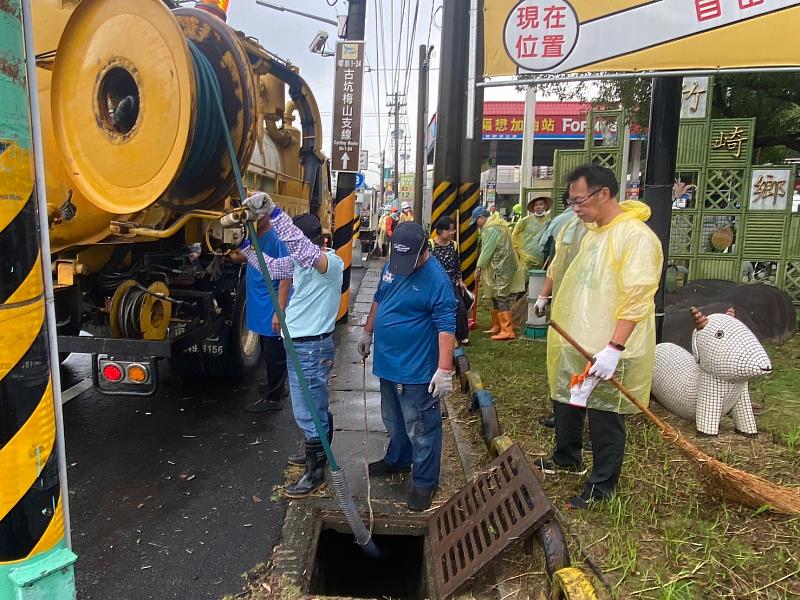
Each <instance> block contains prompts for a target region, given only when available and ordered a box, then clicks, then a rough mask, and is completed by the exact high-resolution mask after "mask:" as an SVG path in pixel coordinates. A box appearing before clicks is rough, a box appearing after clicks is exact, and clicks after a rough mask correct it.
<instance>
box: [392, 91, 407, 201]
mask: <svg viewBox="0 0 800 600" xmlns="http://www.w3.org/2000/svg"><path fill="white" fill-rule="evenodd" d="M387 95H388V96H389V97H390V98H391V99H392V100H391V102H389V104H388V106H389V116H391V117H394V131H392V140H393V141H394V161H393V163H392V164H393V165H394V179H395V187H397V184H398V179H397V175H398V173H400V111H401V110H402V109H403V107H405V106H406V103H405V102H403V101H402V100H401V98H404V97H405V95H404V94H401V93H399V92H395V93H393V94H387ZM395 191H396V190H395Z"/></svg>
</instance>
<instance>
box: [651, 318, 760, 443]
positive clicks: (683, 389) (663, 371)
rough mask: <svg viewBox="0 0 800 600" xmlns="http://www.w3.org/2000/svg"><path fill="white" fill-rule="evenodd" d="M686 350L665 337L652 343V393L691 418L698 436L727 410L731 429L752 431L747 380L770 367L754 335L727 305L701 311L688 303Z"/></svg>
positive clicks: (711, 430)
mask: <svg viewBox="0 0 800 600" xmlns="http://www.w3.org/2000/svg"><path fill="white" fill-rule="evenodd" d="M691 313H692V316H693V317H694V323H695V328H694V332H693V333H692V353H691V354H690V353H689V352H687V351H686V350H684V349H683V348H681V347H680V346H677V345H675V344H670V343H664V344H658V345H657V346H656V359H655V364H654V366H653V388H652V394H653V396H655V398H656V399H657V400H658V401H659V402H660V403H661V404H662V405H663V406H664V407H665V408H666V409H667V410H669V411H670V412H672V413H675V414H676V415H678V416H680V417H683V418H684V419H688V420H692V419H694V421H695V426H696V428H697V433H698V435H700V436H715V435H717V434H718V433H719V421H720V418H721V417H722V416H723V415H726V414H728V413H730V414H731V417H732V418H733V424H734V427H735V428H736V432H737V433H739V434H741V435H744V436H747V437H755V436H756V435H758V429H757V427H756V418H755V416H754V415H753V408H752V406H751V404H750V392H749V389H748V382H749V381H751V380H753V379H756V378H758V377H762V376H763V375H766V374H768V373H770V372H771V371H772V364H771V362H770V360H769V356H767V353H766V352H765V351H764V348H763V347H762V346H761V344H760V343H759V341H758V340H757V339H756V336H755V335H753V333H752V332H751V331H750V330H749V329H748V328H747V326H746V325H744V323H742V322H741V321H740V320H739V319H737V318H736V316H735V313H734V310H733V308H731V309H729V310H728V311H727V313H725V314H713V315H709V316H708V317H706V316H705V315H703V313H702V312H700V311H699V310H697V309H696V308H694V307H692V308H691Z"/></svg>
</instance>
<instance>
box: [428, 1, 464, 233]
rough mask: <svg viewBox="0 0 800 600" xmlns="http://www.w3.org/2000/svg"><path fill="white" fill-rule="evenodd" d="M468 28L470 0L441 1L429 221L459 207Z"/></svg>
mask: <svg viewBox="0 0 800 600" xmlns="http://www.w3.org/2000/svg"><path fill="white" fill-rule="evenodd" d="M468 29H469V0H444V12H443V16H442V47H441V64H442V68H441V69H439V102H438V108H437V109H436V150H435V154H434V162H433V198H432V206H431V223H435V222H436V221H437V219H438V218H439V217H441V216H443V215H450V214H452V213H453V211H455V210H456V208H457V206H458V205H457V203H456V199H457V195H458V184H459V176H460V173H459V172H460V162H461V143H462V137H463V136H462V129H463V128H464V120H465V119H464V101H463V100H464V90H465V89H466V88H467V64H466V63H467V54H468V36H467V32H468Z"/></svg>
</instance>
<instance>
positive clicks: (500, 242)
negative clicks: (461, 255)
mask: <svg viewBox="0 0 800 600" xmlns="http://www.w3.org/2000/svg"><path fill="white" fill-rule="evenodd" d="M499 215H500V213H497V212H495V213H494V214H492V215H491V216H490V214H489V211H488V210H487V209H486V207H485V206H478V207H477V208H476V209H475V210H473V211H472V223H477V224H478V227H479V228H480V230H481V253H480V255H479V256H478V262H477V264H476V272H475V277H479V278H480V282H481V290H482V291H483V294H484V298H490V299H491V300H492V329H490V330H489V331H486V332H484V333H492V334H493V335H492V339H493V340H496V341H497V340H513V339H514V338H515V337H517V336H516V334H515V333H514V319H513V318H512V315H511V306H512V305H513V304H514V301H515V300H516V299H517V296H518V295H519V294H520V293H521V292H523V291H525V275H526V271H525V265H523V264H522V263H521V262H520V260H519V258H518V257H517V253H516V251H515V250H514V246H513V244H512V243H511V233H510V232H509V231H508V224H507V223H506V222H505V221H504V220H503V218H502V217H501V216H499Z"/></svg>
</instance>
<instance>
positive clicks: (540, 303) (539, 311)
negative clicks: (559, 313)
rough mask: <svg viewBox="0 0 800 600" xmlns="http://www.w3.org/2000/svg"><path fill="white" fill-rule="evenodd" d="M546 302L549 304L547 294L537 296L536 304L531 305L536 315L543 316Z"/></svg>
mask: <svg viewBox="0 0 800 600" xmlns="http://www.w3.org/2000/svg"><path fill="white" fill-rule="evenodd" d="M548 304H550V297H549V296H539V297H538V298H537V299H536V304H534V305H533V312H534V313H535V314H536V316H537V317H543V316H544V315H545V311H546V310H547V305H548Z"/></svg>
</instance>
